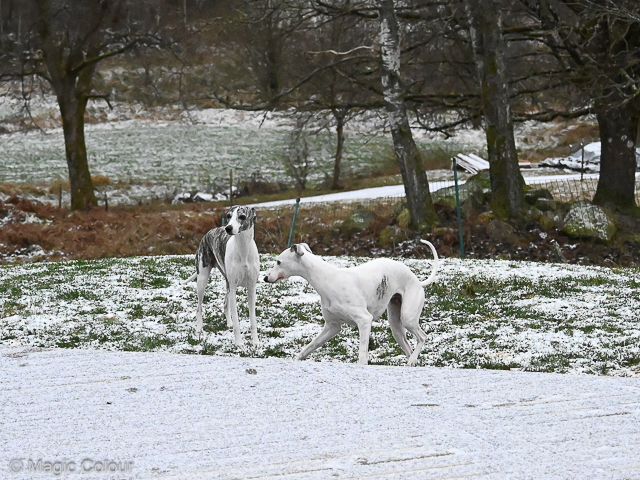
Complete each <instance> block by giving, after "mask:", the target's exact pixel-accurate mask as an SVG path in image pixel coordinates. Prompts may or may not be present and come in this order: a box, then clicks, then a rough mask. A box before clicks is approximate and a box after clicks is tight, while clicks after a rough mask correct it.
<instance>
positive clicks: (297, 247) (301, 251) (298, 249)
mask: <svg viewBox="0 0 640 480" xmlns="http://www.w3.org/2000/svg"><path fill="white" fill-rule="evenodd" d="M291 251H292V252H293V253H295V254H296V255H298V256H299V257H301V256H303V255H304V248H302V247H301V246H300V245H295V244H294V245H291Z"/></svg>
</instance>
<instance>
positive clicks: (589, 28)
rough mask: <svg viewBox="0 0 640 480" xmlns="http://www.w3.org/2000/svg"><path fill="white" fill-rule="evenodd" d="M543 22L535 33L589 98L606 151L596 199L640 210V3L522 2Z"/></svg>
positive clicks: (627, 0)
mask: <svg viewBox="0 0 640 480" xmlns="http://www.w3.org/2000/svg"><path fill="white" fill-rule="evenodd" d="M522 1H523V3H524V4H526V5H527V7H528V9H529V12H530V13H531V15H532V17H533V18H534V19H535V20H536V21H537V22H539V23H538V24H537V25H535V28H533V29H532V30H533V33H534V34H535V35H536V36H537V38H539V39H541V41H543V42H544V44H545V45H546V46H547V48H548V49H549V50H550V51H551V52H552V53H553V55H554V56H555V58H556V61H557V64H558V65H559V69H560V70H561V76H562V78H563V79H564V81H565V82H570V83H571V84H572V85H573V86H574V87H575V88H577V89H579V90H580V91H581V92H583V93H584V95H585V96H586V97H587V98H588V100H587V107H588V110H590V111H592V112H594V113H595V114H596V118H597V121H598V125H599V128H600V141H601V144H602V155H601V159H600V178H599V181H598V186H597V189H596V194H595V196H594V199H593V201H594V203H596V204H599V205H610V206H613V207H616V208H620V209H622V210H625V211H635V212H638V207H637V205H636V201H635V175H634V172H635V170H636V156H635V145H636V143H637V139H638V126H639V122H640V96H639V95H638V92H639V91H640V64H639V63H638V58H639V55H640V5H638V2H636V1H635V0H621V1H617V2H600V1H592V0H575V1H569V0H522Z"/></svg>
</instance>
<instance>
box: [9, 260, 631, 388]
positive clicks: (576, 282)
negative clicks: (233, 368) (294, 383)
mask: <svg viewBox="0 0 640 480" xmlns="http://www.w3.org/2000/svg"><path fill="white" fill-rule="evenodd" d="M328 259H329V261H331V262H333V263H335V264H338V265H341V266H349V265H355V264H358V263H361V262H363V261H366V260H367V259H363V258H346V257H340V258H336V257H328ZM402 261H404V262H406V263H407V264H408V265H410V266H411V268H412V269H413V270H414V271H415V272H416V273H417V274H418V276H420V277H426V275H427V274H428V271H429V262H428V261H424V260H409V259H407V260H402ZM272 262H273V256H270V255H265V256H263V257H262V268H263V270H266V269H268V268H269V267H270V266H271V264H272ZM193 269H194V268H193V260H192V257H191V256H165V257H135V258H128V259H103V260H90V261H72V262H59V263H57V262H52V263H37V264H25V265H20V266H2V267H0V305H2V306H1V311H0V317H2V318H1V319H0V344H5V345H14V344H18V345H20V344H22V345H31V346H41V347H55V346H58V347H70V348H106V349H113V350H137V351H156V350H163V351H170V352H176V353H201V354H217V355H249V356H256V357H263V356H265V357H266V356H282V357H293V356H294V355H295V354H296V353H297V352H299V351H300V349H301V348H302V346H303V345H304V344H306V343H308V342H309V341H310V340H311V338H313V337H314V336H315V335H316V334H317V333H318V332H319V330H320V328H321V325H322V316H321V312H320V305H319V297H318V296H317V294H315V292H314V291H313V289H312V288H311V287H310V286H309V285H308V284H307V283H306V282H304V281H303V280H295V279H292V280H289V281H287V282H283V283H281V284H278V285H275V286H274V285H266V284H260V285H259V289H258V317H259V334H260V338H261V341H262V343H263V345H262V347H260V348H257V349H256V348H253V347H248V348H246V349H245V350H239V349H237V348H236V347H235V346H234V344H233V336H232V333H231V331H230V329H228V328H227V327H226V322H225V319H224V316H223V313H222V305H223V301H224V298H223V295H222V292H223V286H222V282H221V278H220V276H219V275H215V276H214V277H213V278H212V280H211V281H210V285H209V287H208V289H207V294H206V297H205V302H206V303H205V335H204V336H203V337H202V338H197V337H196V336H195V334H194V331H193V325H194V321H193V320H194V314H195V304H196V299H195V291H194V288H193V285H187V286H184V285H182V284H181V280H182V279H184V278H187V277H188V276H189V275H190V274H191V273H192V272H193ZM637 278H638V270H637V269H616V270H612V269H607V268H600V267H579V266H574V265H553V264H536V263H528V262H511V261H490V260H463V261H461V260H457V259H447V260H445V262H444V266H443V268H442V270H441V274H440V275H439V280H438V282H437V283H436V284H435V285H432V286H431V287H429V288H428V289H427V297H428V300H427V305H426V306H425V309H424V312H423V318H422V322H423V325H424V326H425V328H426V330H427V331H428V335H429V340H428V342H427V345H426V347H425V349H424V351H423V354H422V355H421V364H422V365H437V366H451V367H462V368H521V369H525V370H530V371H545V372H550V371H554V372H572V373H595V374H612V375H633V376H635V375H640V347H639V345H640V342H639V340H640V325H639V324H638V320H637V314H636V313H637V312H638V311H639V310H640V297H639V296H638V290H639V288H640V283H639V282H638V281H637ZM239 304H240V307H241V310H240V316H241V318H243V319H245V320H243V321H242V322H241V323H242V325H243V327H244V330H245V331H247V330H248V321H247V320H246V318H247V315H248V314H247V310H246V306H245V305H246V304H245V298H244V295H243V294H241V296H240V300H239ZM357 338H358V337H357V331H356V330H355V329H354V328H350V327H344V329H343V332H342V333H341V334H340V335H339V336H338V337H336V338H335V339H333V340H332V341H330V342H329V343H328V344H327V345H326V346H325V347H323V348H322V349H320V350H319V351H318V352H316V354H315V355H314V357H313V358H314V359H315V360H338V361H347V362H352V361H355V359H356V357H357V353H356V350H357ZM370 348H371V362H372V363H375V364H390V365H397V364H404V362H405V359H404V357H403V356H402V355H401V352H400V350H399V347H398V346H397V344H396V343H395V341H394V340H393V338H392V336H391V333H390V331H389V328H388V325H387V323H386V321H385V320H384V319H383V320H381V321H380V322H378V323H376V324H375V325H374V328H373V332H372V337H371V341H370Z"/></svg>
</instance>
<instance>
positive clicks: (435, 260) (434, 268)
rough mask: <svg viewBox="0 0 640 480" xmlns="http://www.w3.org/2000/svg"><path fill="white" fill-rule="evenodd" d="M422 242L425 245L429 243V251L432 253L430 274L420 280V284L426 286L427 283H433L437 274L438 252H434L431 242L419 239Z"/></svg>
mask: <svg viewBox="0 0 640 480" xmlns="http://www.w3.org/2000/svg"><path fill="white" fill-rule="evenodd" d="M420 241H421V242H422V243H424V244H425V245H429V248H430V249H431V252H432V253H433V265H432V267H431V275H429V278H427V279H426V280H425V281H424V282H420V285H422V286H423V287H426V286H427V285H429V284H431V283H433V282H434V281H435V279H436V275H437V274H438V267H440V259H439V258H438V252H436V247H434V246H433V244H432V243H431V242H428V241H427V240H423V239H420Z"/></svg>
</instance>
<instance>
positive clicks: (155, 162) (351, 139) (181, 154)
mask: <svg viewBox="0 0 640 480" xmlns="http://www.w3.org/2000/svg"><path fill="white" fill-rule="evenodd" d="M383 123H384V122H383V121H382V120H381V119H380V118H378V117H373V118H366V119H360V120H357V121H356V120H354V121H353V122H352V123H351V124H349V126H348V127H347V131H346V135H347V140H346V143H345V151H344V155H343V172H344V175H354V174H363V173H367V172H369V171H370V170H371V169H375V168H376V167H379V166H381V165H385V164H386V163H387V162H388V161H389V160H388V159H389V157H390V156H392V150H391V137H390V136H389V135H388V134H384V133H383V129H384V125H383ZM293 128H294V125H293V119H292V118H291V116H290V115H288V114H287V113H267V114H264V113H251V112H238V111H230V110H219V109H218V110H216V109H211V110H204V111H200V112H191V113H190V114H189V116H188V117H187V116H185V117H184V118H183V119H182V120H173V121H165V120H144V119H131V120H120V121H110V122H104V123H97V124H91V125H87V126H86V141H87V151H88V154H89V164H90V169H91V174H92V175H103V176H106V177H108V178H109V179H110V181H111V182H112V183H111V185H108V186H107V187H104V188H103V190H102V191H101V192H100V193H101V194H104V192H107V194H108V195H109V199H110V200H109V201H110V203H111V204H116V203H136V202H137V201H138V200H145V201H146V200H148V199H154V198H160V199H165V198H173V197H175V196H176V195H177V194H179V193H183V192H195V191H201V192H207V193H217V192H222V191H226V190H227V189H228V185H229V170H230V169H233V175H234V179H235V180H234V184H238V183H239V181H241V180H248V179H249V178H251V176H252V175H255V174H257V175H259V178H261V179H264V180H267V181H283V182H287V183H292V182H293V180H292V179H291V178H290V177H289V176H288V175H287V173H286V171H285V166H284V163H283V161H282V157H283V154H284V153H285V152H286V150H287V147H288V145H289V144H290V135H291V131H292V130H293ZM335 143H336V139H335V133H333V132H332V131H328V130H324V131H320V132H319V133H317V134H316V135H312V136H310V137H309V149H310V160H311V162H312V165H313V167H312V169H311V173H310V176H309V179H310V181H312V182H316V183H317V182H319V181H322V180H323V179H324V177H325V175H326V174H328V173H330V172H332V171H333V170H332V169H333V155H334V153H335V152H334V150H335ZM418 143H419V144H420V145H421V146H422V147H423V148H425V149H429V148H446V149H448V150H451V151H456V152H457V151H458V150H460V149H462V150H468V149H471V150H473V151H478V150H480V149H482V148H483V145H484V141H483V138H482V134H481V133H480V132H479V131H466V132H460V134H459V135H458V136H457V137H454V138H452V139H449V140H448V141H447V142H444V141H443V140H442V139H441V138H440V139H439V138H437V136H420V135H419V134H418ZM0 152H1V153H0V179H2V181H3V182H8V183H14V184H25V183H28V184H33V185H40V186H43V187H45V188H48V187H49V185H51V184H52V183H53V182H55V181H56V180H59V179H66V178H67V175H68V174H67V164H66V160H65V154H64V141H63V137H62V129H61V128H52V129H47V130H42V131H29V132H16V133H10V134H5V135H0ZM101 188H102V187H101ZM56 195H57V191H53V192H51V193H50V195H49V196H50V198H49V199H48V200H49V201H57V200H56V199H57V197H56Z"/></svg>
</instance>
